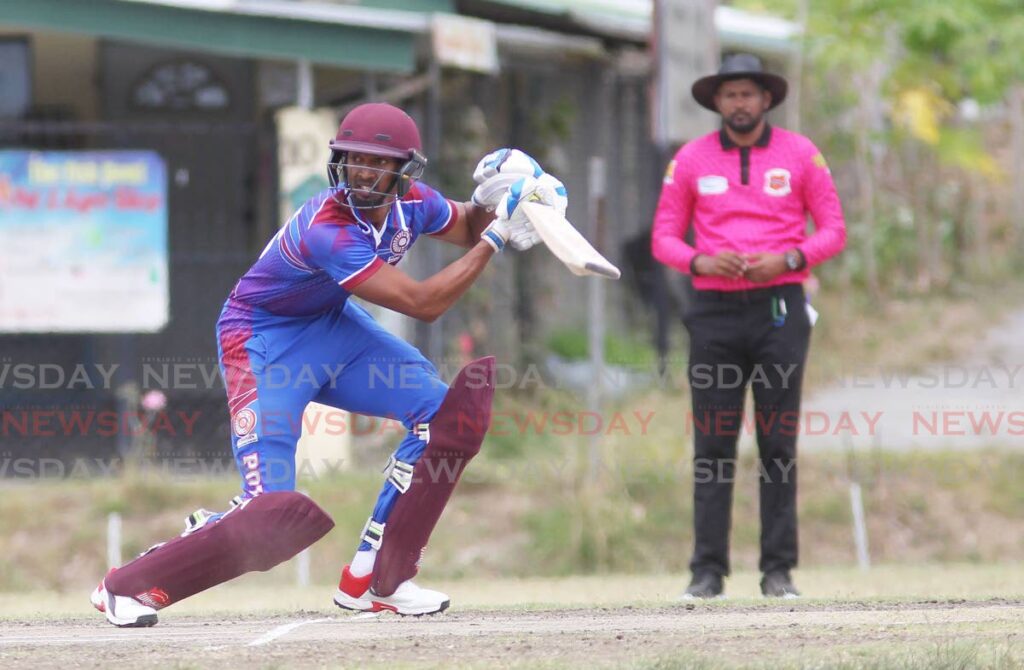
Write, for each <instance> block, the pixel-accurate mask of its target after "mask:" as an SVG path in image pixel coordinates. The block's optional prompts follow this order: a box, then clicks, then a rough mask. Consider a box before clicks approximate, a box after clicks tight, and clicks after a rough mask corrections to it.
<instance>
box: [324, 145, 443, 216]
mask: <svg viewBox="0 0 1024 670" xmlns="http://www.w3.org/2000/svg"><path fill="white" fill-rule="evenodd" d="M349 153H350V152H349V151H339V150H337V149H335V150H333V151H331V158H330V160H329V161H328V163H327V180H328V181H329V182H330V184H331V186H333V187H335V188H338V187H339V186H340V187H345V188H348V189H349V190H350V191H351V183H350V181H349V178H348V170H349V168H358V169H360V170H371V171H373V172H376V173H377V178H376V179H375V180H374V182H373V184H371V185H370V188H369V189H367V190H366V195H368V196H370V197H380V198H381V199H382V201H381V203H380V204H374V205H357V204H352V206H353V207H355V208H357V209H372V208H374V207H383V206H385V205H389V204H391V202H393V201H394V200H400V199H401V198H403V197H405V194H406V193H408V192H409V189H410V188H412V185H413V183H414V182H416V181H417V180H418V179H420V178H421V177H422V176H423V171H424V170H426V168H427V159H426V157H425V156H423V154H421V153H420V152H419V151H416V150H415V149H413V150H412V151H411V154H412V157H411V158H409V159H408V160H406V161H405V162H404V163H402V164H401V165H400V167H399V169H398V170H384V169H381V168H372V167H367V166H365V165H358V166H356V165H353V164H352V163H350V162H349V160H348V156H349ZM366 153H369V154H372V155H378V156H379V155H382V154H380V153H374V152H366ZM389 158H391V157H390V156H389ZM389 176H390V177H392V179H391V181H390V183H389V182H388V177H389Z"/></svg>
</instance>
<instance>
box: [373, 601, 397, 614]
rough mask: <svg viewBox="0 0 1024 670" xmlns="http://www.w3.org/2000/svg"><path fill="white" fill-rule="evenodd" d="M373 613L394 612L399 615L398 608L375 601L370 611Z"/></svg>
mask: <svg viewBox="0 0 1024 670" xmlns="http://www.w3.org/2000/svg"><path fill="white" fill-rule="evenodd" d="M370 611H371V612H394V613H395V614H398V608H397V607H395V606H394V605H386V604H384V603H380V602H377V601H376V600H374V601H373V607H372V608H371V609H370Z"/></svg>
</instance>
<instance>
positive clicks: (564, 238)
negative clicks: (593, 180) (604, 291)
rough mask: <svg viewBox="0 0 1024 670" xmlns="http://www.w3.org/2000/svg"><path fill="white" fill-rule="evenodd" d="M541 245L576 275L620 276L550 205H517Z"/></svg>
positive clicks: (617, 270)
mask: <svg viewBox="0 0 1024 670" xmlns="http://www.w3.org/2000/svg"><path fill="white" fill-rule="evenodd" d="M520 207H522V208H523V212H524V213H525V214H526V218H528V219H529V220H530V223H532V224H533V227H534V229H536V231H537V234H538V235H540V239H541V240H542V241H543V242H544V245H545V246H547V248H548V249H549V250H550V251H551V253H552V254H554V255H555V257H556V258H557V259H558V260H560V261H562V263H564V264H565V266H566V267H567V268H569V270H570V271H571V272H572V273H573V274H575V275H579V276H581V277H582V276H586V275H597V276H599V277H607V278H608V279H618V278H619V277H621V276H622V273H621V272H620V271H619V268H617V267H615V266H614V265H613V264H612V263H611V262H610V261H609V260H608V259H607V258H605V257H604V256H602V255H601V254H600V252H598V251H597V249H595V248H594V247H593V246H591V244H590V242H588V241H587V238H585V237H583V235H581V234H580V231H578V230H576V228H575V227H574V226H573V225H572V224H571V223H569V221H568V220H566V218H565V217H564V216H562V215H561V214H559V213H558V212H557V211H556V210H555V209H553V208H552V207H548V206H547V205H542V204H540V203H537V202H524V203H522V204H521V205H520Z"/></svg>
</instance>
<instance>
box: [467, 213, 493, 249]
mask: <svg viewBox="0 0 1024 670" xmlns="http://www.w3.org/2000/svg"><path fill="white" fill-rule="evenodd" d="M491 221H494V212H492V211H488V210H486V209H484V208H483V207H477V206H476V205H474V204H473V203H472V202H467V203H466V227H467V228H468V230H469V245H467V246H470V247H472V246H473V245H475V244H477V243H478V242H479V241H480V235H482V234H483V232H484V230H485V229H486V228H487V226H489V225H491Z"/></svg>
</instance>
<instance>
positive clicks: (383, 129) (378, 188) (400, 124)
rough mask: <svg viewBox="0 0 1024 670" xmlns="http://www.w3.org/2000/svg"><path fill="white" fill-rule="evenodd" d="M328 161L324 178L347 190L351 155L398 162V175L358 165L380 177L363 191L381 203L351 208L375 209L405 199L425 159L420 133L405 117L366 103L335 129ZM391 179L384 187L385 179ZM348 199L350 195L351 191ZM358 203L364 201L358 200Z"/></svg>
mask: <svg viewBox="0 0 1024 670" xmlns="http://www.w3.org/2000/svg"><path fill="white" fill-rule="evenodd" d="M330 147H331V157H330V160H329V161H328V163H327V178H328V181H329V182H330V184H331V186H333V187H335V188H337V187H339V186H350V182H349V178H348V175H349V168H350V167H351V168H355V167H357V166H355V165H353V164H351V163H350V162H349V160H348V157H349V155H350V154H351V153H363V154H369V155H373V156H383V157H386V158H395V159H398V160H399V161H400V165H399V168H398V170H397V171H395V170H382V169H379V168H368V167H367V166H365V165H360V166H358V168H359V169H360V170H367V169H370V170H375V171H376V172H378V173H379V174H378V175H377V178H376V179H375V180H374V182H373V184H372V185H370V188H369V189H362V192H363V193H365V194H366V196H368V197H370V198H373V199H375V200H376V199H378V198H379V199H380V200H381V202H379V203H374V204H369V205H358V204H353V203H352V202H351V201H352V198H351V197H350V198H349V201H350V204H352V206H353V207H363V208H374V207H383V206H385V205H390V204H391V203H392V202H394V200H395V199H399V198H402V197H404V196H405V194H406V193H408V192H409V189H410V188H411V187H412V185H413V183H414V182H415V181H416V180H417V179H419V178H420V177H422V176H423V171H424V169H426V166H427V159H426V157H425V156H424V155H423V153H422V151H423V148H422V142H421V141H420V133H419V129H418V128H417V127H416V123H415V121H413V120H412V118H410V117H409V115H408V114H406V113H405V112H403V111H402V110H400V109H398V108H397V107H394V106H392V105H388V104H384V103H369V104H365V105H359V106H358V107H356V108H355V109H353V110H352V111H351V112H349V113H348V114H347V115H346V116H345V118H344V119H343V120H342V122H341V126H340V127H339V128H338V134H337V136H336V137H335V138H334V140H333V141H332V142H331V143H330ZM389 175H390V176H392V177H393V178H392V179H391V182H390V183H387V181H386V179H387V177H388V176H389ZM349 195H350V196H351V195H352V193H351V191H350V194H349ZM359 199H363V198H362V197H360V198H359Z"/></svg>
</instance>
